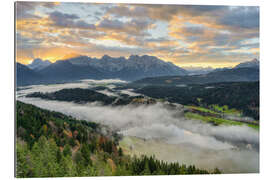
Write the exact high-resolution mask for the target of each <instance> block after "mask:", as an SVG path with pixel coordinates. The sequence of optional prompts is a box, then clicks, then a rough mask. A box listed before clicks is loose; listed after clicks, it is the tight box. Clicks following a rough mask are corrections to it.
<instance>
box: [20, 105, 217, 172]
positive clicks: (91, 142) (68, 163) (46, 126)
mask: <svg viewBox="0 0 270 180" xmlns="http://www.w3.org/2000/svg"><path fill="white" fill-rule="evenodd" d="M104 129H106V131H105V132H104ZM16 131H17V139H16V155H17V156H16V160H17V164H16V176H17V177H64V176H69V177H71V176H112V175H170V174H208V173H220V171H219V170H218V169H215V170H213V171H211V172H209V171H206V170H201V169H198V168H196V167H195V166H187V165H184V164H180V163H167V162H164V161H160V160H157V159H156V158H155V157H153V156H150V157H147V156H141V157H135V156H134V157H130V156H128V155H125V152H124V150H123V149H121V148H120V147H119V146H118V141H119V138H121V137H120V136H119V135H118V134H116V133H114V132H111V131H110V130H109V129H108V128H106V127H104V126H102V125H100V124H96V123H93V122H87V121H83V120H76V119H74V118H72V117H70V116H66V115H63V114H61V113H58V112H52V111H47V110H43V109H40V108H38V107H35V106H33V105H29V104H25V103H22V102H19V101H17V102H16Z"/></svg>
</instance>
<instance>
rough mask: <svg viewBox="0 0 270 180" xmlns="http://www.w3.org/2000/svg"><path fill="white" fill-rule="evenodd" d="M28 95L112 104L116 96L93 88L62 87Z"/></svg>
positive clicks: (77, 101) (49, 98)
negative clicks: (49, 91) (50, 91)
mask: <svg viewBox="0 0 270 180" xmlns="http://www.w3.org/2000/svg"><path fill="white" fill-rule="evenodd" d="M27 97H39V98H42V99H48V100H58V101H69V102H71V101H72V102H76V103H86V102H94V101H100V102H103V103H104V104H105V105H107V104H111V103H112V102H113V101H114V100H115V99H116V97H109V96H107V95H105V94H102V93H99V92H96V91H93V90H91V89H82V88H73V89H62V90H59V91H56V92H52V93H41V92H34V93H31V94H29V95H27Z"/></svg>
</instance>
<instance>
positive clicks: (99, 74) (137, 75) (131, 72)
mask: <svg viewBox="0 0 270 180" xmlns="http://www.w3.org/2000/svg"><path fill="white" fill-rule="evenodd" d="M22 66H24V65H22V64H20V65H18V66H17V69H21V68H22ZM22 69H25V70H27V71H28V72H29V71H33V72H32V73H33V74H34V73H36V74H38V77H39V78H38V80H33V79H31V80H30V81H29V80H28V79H27V78H28V76H25V75H24V73H23V72H25V71H21V70H18V71H17V72H18V73H17V84H18V85H27V84H29V82H30V83H31V84H40V83H54V82H67V81H73V80H80V79H112V78H118V79H122V80H127V81H133V80H138V79H142V78H145V77H157V76H176V75H178V76H182V75H187V74H188V72H187V71H186V70H184V69H182V68H180V67H178V66H176V65H174V64H173V63H171V62H165V61H163V60H161V59H159V58H157V57H155V56H147V55H143V56H138V55H131V56H130V57H129V58H128V59H126V58H124V57H119V58H114V57H110V56H108V55H104V56H103V57H102V58H100V59H97V58H91V57H88V56H78V57H74V58H70V59H66V60H59V61H56V62H55V63H50V62H49V61H42V60H41V59H35V60H33V62H32V63H31V64H29V65H27V66H25V67H23V68H22ZM19 72H20V73H19ZM19 76H20V77H19ZM21 77H24V78H21Z"/></svg>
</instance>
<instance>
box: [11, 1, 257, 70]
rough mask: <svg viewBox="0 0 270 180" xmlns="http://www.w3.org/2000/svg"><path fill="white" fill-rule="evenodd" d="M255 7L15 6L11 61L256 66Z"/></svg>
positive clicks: (43, 3)
mask: <svg viewBox="0 0 270 180" xmlns="http://www.w3.org/2000/svg"><path fill="white" fill-rule="evenodd" d="M259 11H260V10H259V7H257V6H209V5H207V6H206V5H204V6H199V5H158V4H153V5H150V4H100V3H68V2H64V3H59V2H55V3H53V2H17V3H16V61H17V62H20V63H22V64H29V63H31V62H32V60H33V59H35V58H41V59H43V60H50V61H51V62H55V61H57V60H63V59H67V58H70V57H74V56H78V55H87V56H90V57H97V58H100V57H102V56H103V55H105V54H106V55H109V56H112V57H120V56H124V57H127V58H128V57H129V56H130V55H135V54H136V55H151V56H156V57H158V58H160V59H162V60H164V61H170V62H172V63H174V64H175V65H177V66H180V67H191V66H192V67H213V68H220V67H231V66H235V65H237V64H239V63H241V62H245V61H250V60H252V59H254V58H257V59H259V55H260V53H259V50H260V47H259V46H260V44H259V14H260V13H259Z"/></svg>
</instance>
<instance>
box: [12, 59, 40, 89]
mask: <svg viewBox="0 0 270 180" xmlns="http://www.w3.org/2000/svg"><path fill="white" fill-rule="evenodd" d="M42 79H43V77H42V76H41V75H40V74H39V73H37V72H35V71H34V70H32V69H30V68H28V67H27V66H25V65H23V64H20V63H16V82H17V85H19V86H20V85H30V84H35V83H37V82H40V81H42Z"/></svg>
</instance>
